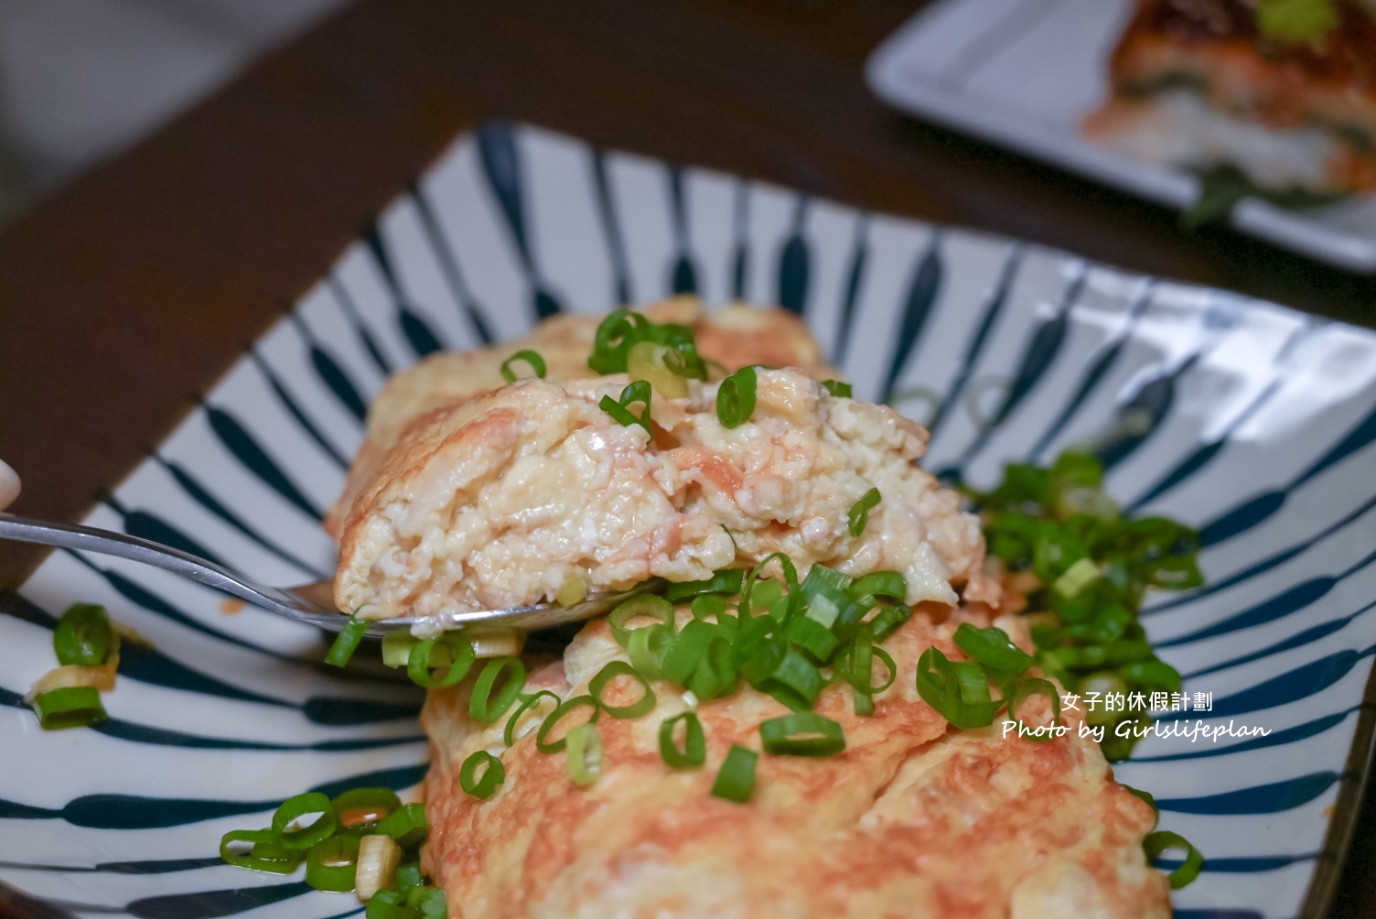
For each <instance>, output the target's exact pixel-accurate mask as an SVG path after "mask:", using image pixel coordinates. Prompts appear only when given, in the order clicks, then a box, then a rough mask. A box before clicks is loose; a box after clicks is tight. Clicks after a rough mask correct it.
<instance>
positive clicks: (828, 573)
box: [798, 565, 855, 625]
mask: <svg viewBox="0 0 1376 919" xmlns="http://www.w3.org/2000/svg"><path fill="white" fill-rule="evenodd" d="M854 583H855V579H854V578H852V577H851V576H850V575H848V574H846V573H845V572H842V571H837V570H836V569H835V568H828V567H827V566H826V565H813V566H812V567H811V568H809V569H808V572H807V577H805V578H803V583H802V584H800V585H798V592H799V593H801V594H802V596H803V600H802V602H803V605H804V606H807V607H812V606H813V605H814V604H815V603H816V602H817V600H818V599H819V598H825V599H827V600H829V601H831V603H832V604H833V605H835V606H840V605H841V604H843V603H844V602H845V601H846V598H847V597H849V596H850V589H851V585H852V584H854ZM809 615H811V616H812V618H814V619H819V621H820V617H819V616H817V615H816V614H813V613H809ZM822 624H823V625H829V624H830V623H827V622H823V623H822Z"/></svg>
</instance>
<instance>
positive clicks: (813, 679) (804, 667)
mask: <svg viewBox="0 0 1376 919" xmlns="http://www.w3.org/2000/svg"><path fill="white" fill-rule="evenodd" d="M755 688H756V689H759V690H761V691H763V692H766V693H769V695H771V696H773V697H774V698H775V699H778V700H779V701H780V702H782V703H783V704H784V705H787V706H788V707H789V708H791V709H793V710H794V711H806V710H807V709H810V708H812V706H814V705H816V704H817V697H818V696H819V695H820V694H821V692H822V674H821V673H820V672H819V671H818V670H817V666H816V665H815V664H813V663H812V662H811V661H809V660H808V659H807V658H805V657H803V656H802V655H801V654H799V653H798V652H797V651H794V650H793V649H792V648H788V649H787V650H785V651H784V653H783V656H782V657H780V658H779V661H778V663H776V664H775V665H774V668H773V670H771V671H770V673H769V675H768V676H767V677H765V679H763V680H762V681H760V683H759V684H758V685H756V687H755Z"/></svg>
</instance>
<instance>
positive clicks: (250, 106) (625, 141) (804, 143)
mask: <svg viewBox="0 0 1376 919" xmlns="http://www.w3.org/2000/svg"><path fill="white" fill-rule="evenodd" d="M922 5H923V4H922V3H921V2H920V0H862V2H860V0H832V2H822V0H812V2H808V0H654V2H637V0H583V2H579V3H572V2H563V0H502V2H471V3H440V2H425V0H364V2H359V3H356V4H354V5H352V6H350V7H348V8H346V9H345V10H344V11H343V12H341V13H340V14H339V15H337V16H336V17H334V18H332V19H330V20H328V21H326V22H325V23H324V24H323V25H321V26H320V27H319V28H317V29H316V30H314V31H313V32H311V33H309V34H307V35H305V36H304V37H302V38H300V39H299V40H297V41H295V42H294V43H292V44H290V45H288V46H286V47H285V48H283V49H280V50H279V51H276V52H274V53H271V54H270V55H268V56H267V57H265V58H263V59H261V60H260V61H258V62H257V63H255V64H254V65H253V66H252V67H250V68H249V69H248V70H247V71H246V72H245V73H244V74H242V75H241V76H240V77H239V78H237V79H236V80H235V81H234V82H232V83H231V84H230V85H228V86H227V87H225V88H224V89H223V90H222V91H220V92H218V93H217V94H215V95H214V96H212V97H211V98H209V99H208V100H206V101H205V102H204V103H202V104H201V105H199V106H198V107H197V108H195V109H194V110H192V111H190V112H189V113H187V114H185V115H184V116H182V117H180V118H178V119H176V120H175V121H174V122H173V123H171V124H170V125H168V126H167V127H165V128H163V129H162V130H160V131H158V132H157V133H156V134H154V135H153V136H151V137H149V138H148V139H147V140H145V141H144V142H142V143H141V144H139V145H138V146H136V147H135V148H133V149H131V150H129V151H128V152H126V153H125V154H123V155H121V156H119V157H117V158H115V159H113V160H110V161H108V162H106V163H104V164H102V165H100V166H98V167H97V168H95V169H93V170H91V171H90V172H89V173H87V174H86V175H84V176H82V177H81V178H79V179H78V180H76V181H74V182H72V183H71V184H69V185H68V186H66V187H64V188H63V189H61V190H60V191H58V192H57V193H56V194H54V195H52V196H51V197H50V198H48V199H47V200H46V201H44V202H42V203H41V204H40V205H39V206H38V207H37V208H36V209H34V210H33V211H32V212H30V213H29V214H28V215H26V216H25V217H23V218H21V219H20V220H18V221H17V222H15V223H14V224H12V225H10V226H9V227H8V228H6V229H5V230H4V231H3V232H0V457H3V458H4V459H5V460H6V461H7V462H9V463H10V464H11V465H12V466H14V467H15V468H16V469H17V470H18V471H19V473H20V474H21V476H22V477H23V480H24V486H25V487H24V493H23V495H22V496H21V497H20V499H19V501H18V502H17V503H16V505H15V508H14V509H15V511H16V512H18V513H24V514H28V515H32V516H37V517H47V518H52V519H56V520H76V519H78V518H79V517H81V516H82V514H83V513H84V512H85V511H86V510H87V509H88V508H89V507H90V506H91V505H92V504H93V502H94V501H96V500H97V499H98V497H99V496H100V494H101V491H102V489H104V488H107V487H109V486H111V485H113V484H114V483H115V482H117V481H119V479H120V478H121V477H122V476H123V475H125V474H126V473H127V472H128V471H129V470H130V469H132V468H133V467H134V466H135V465H136V464H137V463H138V462H139V461H140V460H141V459H142V458H143V457H144V456H145V455H146V453H147V450H148V449H149V447H150V446H151V445H152V444H155V443H157V442H158V441H159V440H160V439H161V438H162V437H163V436H164V435H165V434H167V433H168V432H169V431H170V430H171V428H172V427H173V426H174V425H175V424H176V422H177V421H178V420H179V419H180V418H181V417H182V415H183V414H184V413H185V412H186V410H187V409H188V408H190V407H191V406H192V405H194V404H195V400H196V399H197V397H198V394H200V393H203V392H205V391H206V390H207V389H208V388H209V387H211V386H212V385H213V384H214V383H215V381H216V379H217V378H218V376H219V375H220V374H221V373H222V372H223V371H224V370H225V369H226V368H227V367H228V366H229V364H230V362H231V361H232V360H233V358H234V357H236V356H237V355H238V354H239V353H241V352H242V351H243V350H244V348H245V347H246V345H247V344H248V343H249V342H250V341H251V340H252V339H253V338H254V337H256V336H257V335H258V334H260V333H261V332H262V331H263V330H264V329H265V328H266V327H267V326H268V324H270V323H271V322H272V321H273V320H274V319H276V318H277V317H278V316H279V315H280V314H281V313H282V311H283V310H284V309H286V308H287V307H288V306H289V305H290V304H291V303H292V301H293V300H294V299H295V298H296V297H297V296H298V295H299V294H301V293H303V292H304V291H305V290H306V288H307V287H308V286H309V285H310V284H311V283H312V281H313V280H314V279H315V278H316V277H317V276H318V275H319V274H320V273H321V271H322V269H324V268H325V267H326V266H327V265H328V264H329V263H330V261H331V260H332V259H333V258H334V257H335V256H336V255H337V254H338V252H339V251H340V250H341V248H342V247H343V246H344V244H345V243H346V242H348V241H349V240H350V239H351V238H352V237H353V235H354V234H355V233H356V232H357V231H358V230H359V229H360V228H362V227H363V226H364V225H365V223H366V222H367V221H368V219H369V218H370V217H371V216H372V215H374V214H376V213H377V212H378V211H379V210H380V209H381V208H382V207H383V206H384V205H385V204H386V203H387V202H388V200H389V199H390V197H391V196H392V195H393V194H394V193H395V192H397V191H398V190H400V189H402V188H403V187H404V186H405V184H406V183H407V182H408V181H409V180H410V179H411V178H413V177H414V176H416V175H417V174H418V173H419V172H420V171H421V170H423V169H424V167H425V166H426V165H427V164H428V163H429V162H430V161H431V160H432V159H433V158H435V157H436V156H437V154H438V153H439V152H440V151H441V150H442V149H443V148H444V146H445V145H446V144H447V143H448V142H449V141H450V140H451V139H452V138H453V137H454V136H455V135H456V134H457V133H459V132H461V131H463V130H464V129H465V128H467V127H471V126H473V125H476V124H478V123H481V122H482V121H484V120H486V119H489V118H495V117H501V118H510V119H515V120H521V121H528V122H532V123H535V124H538V125H542V126H545V127H549V128H553V129H556V130H559V131H563V132H566V133H569V134H573V135H577V136H579V137H582V138H585V139H587V140H590V141H592V142H594V143H597V144H600V145H604V146H609V147H616V148H622V149H628V150H633V151H637V152H642V153H646V154H650V155H653V156H657V157H663V158H667V159H673V160H677V161H681V162H684V163H691V164H695V165H702V166H709V167H714V168H718V169H723V170H727V171H730V172H735V173H740V174H744V175H747V176H751V177H756V178H761V179H767V180H770V181H773V182H777V183H780V184H784V185H788V186H792V187H795V188H799V189H803V190H805V191H807V192H810V193H813V194H816V195H819V196H825V197H829V198H835V199H838V200H840V201H842V202H844V203H847V204H851V205H856V206H860V207H864V208H872V209H877V210H881V211H888V212H893V213H897V214H902V215H907V216H912V217H917V218H920V219H923V220H932V221H940V222H944V223H950V224H956V225H963V226H969V227H975V228H980V229H985V230H991V231H995V232H999V233H1005V234H1010V235H1013V236H1019V237H1024V238H1027V239H1031V240H1034V241H1036V242H1039V243H1043V244H1046V245H1050V246H1056V247H1061V248H1064V249H1068V250H1071V251H1074V252H1078V253H1080V254H1083V255H1085V256H1088V257H1091V258H1093V259H1097V260H1101V261H1105V262H1109V263H1114V264H1118V265H1121V266H1124V267H1126V268H1129V269H1133V270H1136V271H1142V272H1147V273H1150V274H1154V275H1159V276H1162V277H1168V278H1175V279H1181V280H1187V281H1195V282H1200V283H1204V284H1211V285H1216V286H1220V287H1226V288H1230V289H1233V290H1237V291H1241V292H1243V293H1246V294H1250V295H1254V296H1258V297H1262V298H1266V299H1270V300H1275V301H1277V302H1280V303H1284V304H1286V305H1289V306H1293V307H1296V308H1299V309H1303V310H1307V311H1310V312H1314V313H1319V314H1323V315H1327V316H1332V317H1336V318H1341V319H1344V320H1347V321H1350V322H1355V323H1359V324H1365V325H1373V324H1376V285H1374V284H1373V282H1372V280H1371V279H1370V278H1365V277H1360V276H1356V275H1352V274H1347V273H1344V272H1342V271H1339V270H1336V269H1331V268H1327V267H1324V266H1321V265H1319V264H1317V263H1314V262H1311V261H1308V260H1305V259H1303V258H1301V257H1299V256H1295V255H1291V254H1288V253H1286V252H1284V251H1282V250H1279V249H1276V248H1273V247H1271V246H1269V245H1267V244H1264V243H1260V242H1256V241H1254V240H1251V239H1248V238H1245V237H1242V236H1239V235H1237V234H1234V233H1232V232H1230V231H1227V230H1224V229H1212V228H1211V229H1206V230H1203V231H1200V232H1197V233H1195V234H1192V235H1186V234H1182V233H1181V232H1180V230H1179V229H1178V228H1177V223H1176V217H1175V215H1174V214H1173V213H1172V212H1170V211H1168V210H1166V209H1164V208H1160V207H1157V206H1155V205H1151V204H1148V203H1145V202H1142V201H1139V200H1137V199H1134V198H1132V197H1129V196H1126V195H1123V194H1120V193H1117V192H1114V191H1111V190H1108V189H1105V188H1102V187H1100V186H1097V185H1094V184H1092V183H1089V182H1086V181H1083V180H1080V179H1076V178H1074V177H1071V176H1069V175H1066V174H1063V173H1060V172H1057V171H1056V170H1054V169H1051V168H1049V167H1044V166H1041V165H1038V164H1036V163H1033V162H1031V161H1028V160H1025V159H1022V158H1020V157H1018V156H1016V155H1013V154H1010V153H1007V152H1003V151H1000V150H998V149H995V148H992V147H989V146H986V145H984V144H981V143H979V142H976V141H973V140H969V139H966V138H964V137H961V136H959V135H957V134H953V133H951V132H948V131H945V130H942V129H940V128H937V127H934V126H931V125H928V124H923V123H920V122H918V121H915V120H912V119H908V118H905V117H902V116H900V115H899V114H896V113H895V112H893V111H892V110H890V109H888V108H886V107H885V106H884V105H882V104H881V103H880V102H879V101H878V100H877V99H876V98H875V97H874V96H873V95H872V94H871V93H870V92H869V90H868V89H867V88H866V86H865V83H864V79H863V67H864V62H865V59H866V57H867V56H868V55H869V54H870V52H871V51H873V49H874V48H875V46H876V45H878V44H879V42H880V41H881V40H882V39H883V38H885V37H886V36H887V35H888V34H889V33H891V32H892V31H893V30H894V29H896V28H897V27H898V26H899V25H900V24H901V23H902V22H903V21H904V20H905V19H907V18H908V17H909V16H910V15H912V14H913V13H914V12H915V11H916V10H917V9H918V8H919V7H920V6H922ZM38 559H39V553H38V552H36V551H34V550H32V549H29V548H27V547H20V546H16V545H13V544H0V589H7V588H8V589H12V588H13V587H14V586H16V585H17V584H18V583H19V581H20V580H22V578H23V577H24V575H25V574H26V573H27V572H28V571H30V570H31V569H32V567H33V565H34V564H36V562H37V560H38ZM1371 810H1372V808H1370V807H1368V808H1367V809H1366V812H1364V814H1363V817H1362V819H1361V822H1360V823H1359V825H1358V828H1357V833H1356V840H1355V843H1354V848H1353V854H1352V857H1351V859H1350V860H1349V864H1348V867H1347V870H1346V871H1345V873H1344V875H1343V881H1342V884H1341V886H1340V889H1339V890H1338V893H1337V897H1336V899H1335V905H1334V910H1333V914H1334V915H1364V914H1365V910H1364V907H1365V905H1366V904H1368V903H1374V902H1376V899H1373V894H1376V877H1374V876H1376V870H1373V869H1376V839H1373V835H1374V834H1376V814H1373V813H1371ZM1334 857H1337V856H1336V855H1335V856H1334ZM15 902H17V901H13V900H11V899H6V897H5V896H4V895H3V894H0V916H27V915H42V913H39V912H32V913H25V912H23V911H22V910H21V909H20V908H18V907H16V906H14V905H13V904H14V903H15Z"/></svg>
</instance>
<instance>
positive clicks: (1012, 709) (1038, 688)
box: [1008, 677, 1061, 743]
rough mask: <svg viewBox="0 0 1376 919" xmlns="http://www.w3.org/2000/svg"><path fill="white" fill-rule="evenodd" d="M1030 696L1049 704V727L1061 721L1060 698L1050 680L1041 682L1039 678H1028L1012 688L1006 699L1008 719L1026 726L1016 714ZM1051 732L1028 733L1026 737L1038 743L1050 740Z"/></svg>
mask: <svg viewBox="0 0 1376 919" xmlns="http://www.w3.org/2000/svg"><path fill="white" fill-rule="evenodd" d="M1030 696H1044V697H1045V698H1046V699H1047V701H1048V702H1050V703H1051V725H1052V726H1053V727H1054V726H1056V725H1059V724H1060V721H1061V697H1060V694H1059V693H1058V692H1057V691H1056V687H1055V685H1054V684H1052V683H1051V681H1050V680H1043V679H1041V678H1039V677H1030V678H1028V679H1025V680H1022V681H1020V682H1019V683H1018V684H1017V685H1016V686H1015V687H1014V688H1013V695H1011V696H1009V698H1008V717H1009V718H1012V719H1013V720H1015V721H1017V722H1018V723H1019V724H1026V722H1025V721H1023V720H1022V716H1021V715H1019V714H1018V706H1019V705H1021V704H1022V703H1023V702H1025V701H1026V700H1027V699H1028V698H1029V697H1030ZM1054 733H1055V732H1053V731H1048V732H1047V733H1045V734H1040V733H1037V732H1032V733H1028V734H1027V735H1026V737H1027V738H1028V739H1029V740H1034V741H1036V742H1038V743H1041V742H1043V741H1047V740H1051V739H1052V738H1053V736H1054Z"/></svg>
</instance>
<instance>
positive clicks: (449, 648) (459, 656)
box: [406, 632, 477, 689]
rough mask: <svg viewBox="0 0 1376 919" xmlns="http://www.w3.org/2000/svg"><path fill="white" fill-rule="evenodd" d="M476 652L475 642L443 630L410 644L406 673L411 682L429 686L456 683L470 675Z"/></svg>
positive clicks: (437, 687) (440, 686)
mask: <svg viewBox="0 0 1376 919" xmlns="http://www.w3.org/2000/svg"><path fill="white" fill-rule="evenodd" d="M476 658H477V655H476V654H474V652H473V646H472V645H471V644H469V643H468V642H467V641H465V640H464V639H462V638H460V637H459V636H458V634H457V633H454V632H444V633H443V634H441V635H440V636H439V637H437V638H426V639H423V640H421V641H418V642H416V643H415V644H414V645H413V646H412V647H411V653H410V655H409V656H408V657H407V659H406V674H407V676H409V677H410V678H411V682H413V683H415V684H416V685H417V686H424V687H425V688H426V689H441V688H443V687H445V686H453V685H455V684H456V683H458V682H459V681H460V680H462V679H463V678H464V677H465V676H467V675H468V671H469V670H470V669H471V668H472V666H473V661H474V660H475V659H476Z"/></svg>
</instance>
